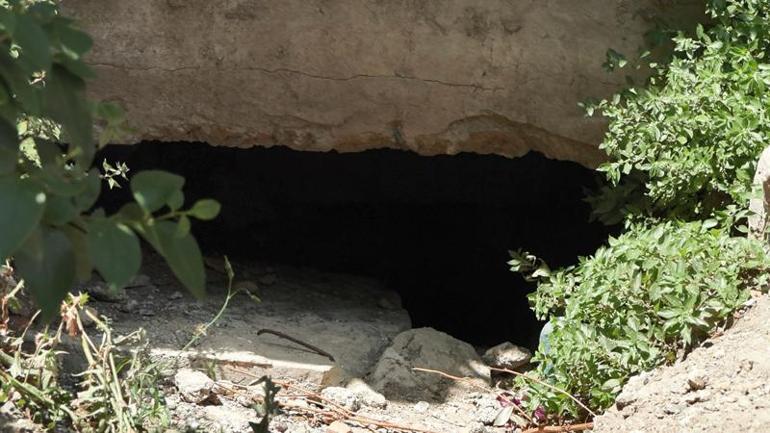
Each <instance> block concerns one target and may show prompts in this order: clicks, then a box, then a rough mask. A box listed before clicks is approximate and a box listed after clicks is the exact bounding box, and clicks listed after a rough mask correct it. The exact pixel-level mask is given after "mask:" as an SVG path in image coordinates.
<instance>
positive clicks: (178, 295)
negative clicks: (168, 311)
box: [168, 290, 183, 301]
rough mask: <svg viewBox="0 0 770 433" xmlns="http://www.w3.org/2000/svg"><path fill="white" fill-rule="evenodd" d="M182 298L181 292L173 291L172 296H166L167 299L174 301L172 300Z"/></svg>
mask: <svg viewBox="0 0 770 433" xmlns="http://www.w3.org/2000/svg"><path fill="white" fill-rule="evenodd" d="M182 296H183V295H182V292H180V291H178V290H177V291H175V292H174V293H172V294H170V295H168V299H170V300H172V301H174V300H176V299H182Z"/></svg>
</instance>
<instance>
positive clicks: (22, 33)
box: [0, 0, 219, 317]
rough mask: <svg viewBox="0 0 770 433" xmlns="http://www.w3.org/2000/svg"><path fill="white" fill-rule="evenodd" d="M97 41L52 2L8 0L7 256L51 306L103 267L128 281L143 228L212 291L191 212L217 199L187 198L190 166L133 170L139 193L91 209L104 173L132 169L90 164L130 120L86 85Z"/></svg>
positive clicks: (0, 40) (189, 281)
mask: <svg viewBox="0 0 770 433" xmlns="http://www.w3.org/2000/svg"><path fill="white" fill-rule="evenodd" d="M91 44H92V42H91V38H90V37H89V36H88V35H87V34H86V33H84V32H83V31H81V30H79V29H78V28H77V26H76V25H75V23H74V22H73V21H72V20H71V19H68V18H65V17H63V16H61V14H60V13H59V11H58V9H57V7H56V6H55V5H54V4H51V3H48V2H32V3H31V4H30V2H23V1H20V0H8V1H7V2H5V3H4V7H0V197H2V200H0V227H2V230H3V235H2V236H0V258H6V257H13V258H14V265H15V268H16V271H17V272H18V274H19V275H20V276H21V277H22V278H23V279H24V280H25V282H26V287H27V289H28V290H29V291H30V292H31V294H32V296H33V297H34V299H35V300H36V301H37V303H38V305H39V306H40V307H41V309H42V311H43V315H44V316H45V317H52V316H53V315H54V313H56V312H57V311H58V307H59V302H60V301H61V300H62V299H64V296H65V294H66V293H67V292H68V290H69V289H70V288H71V287H72V285H73V283H74V282H75V281H76V280H83V279H87V278H90V276H91V273H92V271H93V270H95V271H97V272H98V273H99V274H100V275H101V276H102V277H103V278H104V279H105V280H106V281H107V282H108V283H109V285H110V286H112V287H120V286H123V285H125V284H126V283H128V282H129V280H130V279H131V277H132V276H133V275H134V274H135V273H136V272H137V271H138V269H139V267H140V264H141V254H140V243H139V237H141V238H143V239H144V240H145V241H146V242H147V243H149V244H150V245H152V247H153V248H155V249H156V250H157V251H158V252H159V253H160V254H161V256H163V257H164V258H165V260H166V261H167V262H168V264H169V265H170V267H171V269H172V271H173V272H174V274H175V275H176V276H177V278H178V279H179V280H180V281H181V282H182V283H183V284H184V285H185V286H186V287H187V288H188V289H189V290H190V291H191V292H192V293H194V294H196V295H198V296H201V295H203V292H204V285H205V273H204V268H203V262H202V257H201V252H200V249H199V248H198V244H197V242H196V241H195V239H194V238H193V236H192V235H191V234H190V225H191V222H190V220H191V218H195V219H202V220H208V219H212V218H214V217H216V215H217V213H218V212H219V204H218V203H217V202H215V201H213V200H208V199H206V200H201V201H198V202H196V203H194V204H192V206H191V207H189V208H187V209H185V208H184V204H185V199H184V194H183V192H182V187H183V185H184V178H182V177H180V176H177V175H174V174H171V173H166V172H163V171H156V170H150V171H144V172H140V173H137V174H135V175H134V176H133V177H132V178H131V180H130V188H131V192H132V194H133V198H134V201H133V202H131V203H128V204H126V205H125V206H124V207H123V208H122V209H121V210H120V211H119V212H117V213H116V214H114V215H105V213H104V212H103V211H102V210H100V209H96V210H94V209H92V207H93V206H94V203H95V202H96V200H97V198H98V196H99V194H100V191H101V189H102V188H101V180H100V179H101V178H102V177H105V178H106V179H107V181H108V182H110V186H114V178H115V176H119V177H122V176H124V175H125V173H126V170H125V169H124V168H123V167H122V166H120V165H118V166H117V167H112V166H105V169H106V172H105V173H104V175H100V173H99V172H98V170H97V169H95V168H92V164H93V159H94V155H95V152H96V150H97V148H98V145H103V144H105V143H106V142H107V141H109V140H111V139H114V138H115V136H116V135H117V134H120V132H121V130H122V129H124V126H123V122H122V112H121V110H120V109H119V108H118V107H117V106H115V105H113V104H106V103H91V102H89V101H88V100H87V99H86V98H85V97H84V90H85V80H86V79H88V78H90V77H91V76H92V75H93V74H92V71H91V70H90V68H89V67H88V66H87V65H86V64H85V63H84V62H83V56H84V55H85V54H86V53H87V52H88V51H89V49H90V48H91ZM97 130H100V133H99V134H98V135H99V137H98V138H96V131H97Z"/></svg>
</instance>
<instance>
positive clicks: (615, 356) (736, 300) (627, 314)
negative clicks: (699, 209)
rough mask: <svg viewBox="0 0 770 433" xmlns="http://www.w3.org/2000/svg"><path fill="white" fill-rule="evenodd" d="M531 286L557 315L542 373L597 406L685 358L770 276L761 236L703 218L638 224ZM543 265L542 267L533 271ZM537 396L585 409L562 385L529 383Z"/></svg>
mask: <svg viewBox="0 0 770 433" xmlns="http://www.w3.org/2000/svg"><path fill="white" fill-rule="evenodd" d="M526 260H529V259H526V258H525V259H524V260H522V256H521V255H520V254H517V253H514V259H513V260H512V261H511V264H512V269H513V270H514V271H517V272H519V271H528V272H529V275H532V276H533V277H534V278H537V279H538V280H539V281H540V284H539V286H538V289H537V291H536V292H534V293H533V294H531V295H530V300H531V302H532V304H533V306H534V310H535V313H536V314H537V316H538V318H540V319H541V320H550V322H551V326H552V327H553V332H552V333H551V335H550V336H549V337H548V338H549V345H550V347H551V349H550V350H548V351H544V350H541V351H539V352H538V353H537V354H536V356H535V360H536V361H537V362H538V363H539V364H538V369H537V372H536V373H537V374H538V375H539V376H541V377H542V378H546V379H547V380H548V382H549V383H551V384H552V385H554V386H556V387H558V388H561V389H565V390H567V391H568V392H569V393H570V394H572V395H574V396H575V397H576V398H578V399H580V400H581V401H583V402H584V403H586V404H587V405H588V406H589V407H591V408H594V409H603V408H606V407H607V406H609V405H610V404H611V403H612V402H613V401H614V397H615V395H617V393H618V392H619V391H620V387H621V385H623V384H624V383H625V382H626V380H627V379H628V378H629V377H630V376H631V375H632V374H636V373H639V372H642V371H645V370H648V369H650V368H652V367H655V366H657V365H659V364H661V363H664V362H670V361H673V360H674V359H676V357H677V353H681V352H682V351H684V350H688V349H690V348H691V347H692V346H693V345H695V344H697V343H698V342H700V341H702V340H703V339H704V338H705V337H707V336H708V333H709V331H710V330H712V329H713V328H714V327H715V326H716V325H718V324H719V323H722V322H723V321H724V320H725V319H726V318H727V317H729V316H730V314H731V313H732V312H733V311H734V310H735V309H736V308H738V307H739V306H741V305H742V304H743V303H744V302H745V301H746V300H747V299H748V296H749V292H748V290H747V289H748V288H755V289H761V288H763V287H764V286H765V284H766V283H767V282H768V275H767V272H768V271H770V258H768V256H767V254H766V252H765V250H764V249H763V247H762V245H761V243H759V242H757V241H753V240H750V239H746V238H739V237H730V236H727V235H725V232H724V229H719V228H709V227H708V225H706V224H703V223H701V222H691V223H676V222H668V223H662V224H659V225H655V226H652V227H646V226H643V225H637V226H633V227H631V228H630V229H629V230H628V231H627V232H626V233H624V234H623V235H622V236H620V237H618V238H613V239H611V240H610V243H609V245H608V246H607V247H602V248H600V249H599V250H597V251H596V253H595V254H594V255H593V256H592V257H590V258H586V259H583V260H582V261H581V262H580V264H578V265H577V266H575V267H573V268H567V269H563V270H559V271H556V272H553V273H547V274H546V273H543V272H538V269H534V268H527V267H526V266H524V265H522V263H523V262H524V261H526ZM534 273H537V274H538V275H537V276H536V275H534ZM528 388H529V390H530V391H531V392H530V394H529V404H530V405H532V406H533V407H538V406H541V405H543V406H545V408H546V410H547V412H548V413H552V414H570V415H571V416H573V417H575V418H579V417H581V416H584V415H585V413H584V411H583V410H582V408H581V407H579V406H578V405H577V404H576V403H575V402H574V401H573V400H571V399H570V398H569V397H568V396H566V395H565V394H563V393H559V392H554V391H553V390H552V389H551V388H547V387H543V386H540V385H538V384H537V383H529V384H528Z"/></svg>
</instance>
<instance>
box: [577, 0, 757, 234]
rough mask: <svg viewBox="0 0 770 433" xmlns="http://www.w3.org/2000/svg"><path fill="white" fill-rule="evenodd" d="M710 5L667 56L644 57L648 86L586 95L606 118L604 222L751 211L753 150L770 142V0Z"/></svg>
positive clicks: (599, 208)
mask: <svg viewBox="0 0 770 433" xmlns="http://www.w3.org/2000/svg"><path fill="white" fill-rule="evenodd" d="M707 13H708V14H709V16H710V18H711V22H710V23H709V25H708V27H704V25H699V26H697V28H696V31H695V34H693V35H687V34H685V33H684V32H678V33H676V35H675V37H674V38H673V49H674V52H673V54H674V55H673V56H672V58H671V61H670V62H669V63H665V64H658V63H654V62H651V63H649V64H648V65H649V66H650V67H651V68H652V76H651V77H650V79H649V81H648V82H647V84H646V85H645V86H643V87H632V88H629V89H627V90H625V91H623V92H620V93H617V94H615V95H614V97H613V98H610V99H607V100H603V101H601V102H599V103H598V104H591V105H588V109H589V113H593V112H597V113H601V114H602V115H603V116H605V117H606V118H607V119H608V120H609V130H608V132H607V135H606V136H605V139H604V141H603V142H602V144H601V148H602V149H604V150H605V151H606V152H607V154H608V155H609V161H608V162H607V163H606V164H604V165H603V166H602V167H601V168H600V170H601V171H603V172H604V173H605V174H606V175H607V179H608V180H609V181H610V183H611V186H612V187H613V188H605V189H604V190H602V191H601V193H600V194H599V195H598V196H596V197H593V198H592V199H591V201H592V204H593V205H594V208H595V212H596V214H597V216H598V217H600V218H602V219H604V220H605V221H607V222H619V221H621V220H623V219H624V218H625V217H627V216H637V217H638V216H641V217H656V218H681V219H687V220H689V219H698V218H700V219H706V218H717V219H719V220H720V221H725V222H727V223H728V224H732V223H733V222H735V221H740V220H742V219H743V218H744V217H745V216H746V211H745V203H746V202H747V200H748V198H749V196H750V194H751V180H752V176H753V174H754V169H755V166H756V159H757V155H759V153H760V152H761V151H762V149H763V148H764V147H765V146H766V145H767V143H768V142H770V141H769V140H768V139H770V122H768V121H767V119H768V116H770V111H768V110H770V99H768V98H770V92H768V86H770V63H768V59H767V55H768V52H769V51H770V38H767V35H768V34H770V5H769V3H768V2H767V0H710V1H709V2H708V5H707ZM618 56H619V55H618V54H617V53H614V54H613V55H612V56H610V58H612V59H617V58H618ZM622 66H623V63H622V62H617V61H616V62H614V63H612V67H622ZM617 187H619V188H620V190H618V188H617ZM618 191H622V192H623V194H624V195H625V196H627V197H629V196H630V197H631V198H633V199H631V200H629V199H626V200H622V198H621V199H620V200H618V199H619V198H620V197H619V195H618Z"/></svg>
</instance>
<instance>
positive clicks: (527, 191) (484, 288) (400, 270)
mask: <svg viewBox="0 0 770 433" xmlns="http://www.w3.org/2000/svg"><path fill="white" fill-rule="evenodd" d="M102 158H106V159H107V160H108V161H111V162H115V161H124V162H126V163H127V164H128V166H129V167H130V169H131V171H132V172H136V171H139V170H141V169H149V168H161V169H166V170H170V171H173V172H176V173H179V174H182V175H184V176H185V177H186V178H187V182H186V185H185V193H186V196H187V200H188V203H191V202H192V200H195V199H197V198H202V197H213V198H216V199H218V200H219V201H220V202H221V203H222V206H223V207H222V213H221V215H220V217H219V218H218V219H217V220H215V221H213V222H206V223H201V222H197V223H194V226H193V231H194V232H195V234H196V236H197V237H198V239H199V242H200V244H201V247H202V249H203V250H204V254H207V255H211V254H223V253H224V254H228V255H230V256H231V257H233V258H236V259H237V258H239V257H240V258H249V259H259V260H263V261H268V262H275V263H283V264H291V265H298V266H307V267H312V268H316V269H320V270H327V271H335V272H345V273H352V274H361V275H368V276H373V277H376V278H379V279H381V280H383V281H385V282H386V283H387V285H388V286H389V287H390V288H391V289H393V290H395V291H397V292H398V293H399V294H400V295H401V297H402V299H403V303H404V306H405V308H406V309H407V310H408V311H409V313H410V315H411V317H412V321H413V325H414V326H415V327H420V326H431V327H434V328H436V329H439V330H442V331H445V332H447V333H449V334H451V335H453V336H455V337H457V338H460V339H463V340H466V341H468V342H471V343H473V344H476V345H479V346H486V345H492V344H497V343H500V342H502V341H505V340H509V341H511V342H514V343H517V344H521V345H526V346H530V347H534V346H535V345H536V342H537V336H538V332H539V330H540V327H541V324H540V323H538V322H537V321H536V320H535V317H534V315H533V313H532V312H531V311H530V309H529V306H528V301H527V298H526V294H527V293H529V292H530V291H532V290H533V288H534V287H533V286H532V285H531V284H528V283H526V282H524V280H523V279H522V278H521V277H520V276H518V275H515V274H513V273H511V272H510V271H509V270H508V266H507V264H506V262H507V260H508V250H510V249H516V248H524V249H526V250H528V251H531V252H533V253H536V254H537V255H539V256H541V257H543V258H544V259H545V260H546V261H547V262H548V263H549V264H550V265H551V266H552V267H556V266H565V265H570V264H573V263H575V262H576V261H577V259H578V257H579V256H580V255H586V254H590V253H592V252H593V251H594V250H595V249H596V247H597V246H598V245H600V244H601V243H603V242H604V241H605V240H606V238H607V234H608V232H609V230H608V229H607V228H606V227H604V226H602V225H601V224H598V223H589V222H588V215H589V207H588V206H587V205H586V204H585V203H584V202H583V197H584V192H583V190H584V188H590V187H593V186H594V185H595V180H596V174H595V173H594V172H593V171H591V170H589V169H586V168H584V167H582V166H580V165H578V164H575V163H571V162H564V161H555V160H549V159H547V158H545V157H543V156H541V155H539V154H535V153H530V154H528V155H526V156H524V157H522V158H517V159H508V158H504V157H499V156H489V155H476V154H460V155H454V156H431V157H426V156H419V155H416V154H414V153H410V152H405V151H397V150H377V151H367V152H362V153H348V154H339V153H336V152H297V151H292V150H289V149H287V148H278V147H276V148H269V149H267V148H253V149H232V148H223V147H212V146H209V145H206V144H202V143H155V142H153V143H142V144H139V145H136V146H111V147H108V148H107V149H105V150H104V151H103V155H101V157H100V158H99V159H98V161H101V160H102ZM127 193H128V191H127V188H123V189H121V190H118V191H113V192H110V193H108V194H105V196H104V197H103V198H102V199H101V203H100V204H101V205H102V206H104V207H106V208H108V209H114V208H115V206H116V204H117V203H119V202H120V200H122V199H124V198H125V194H127ZM121 197H123V198H121Z"/></svg>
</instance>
